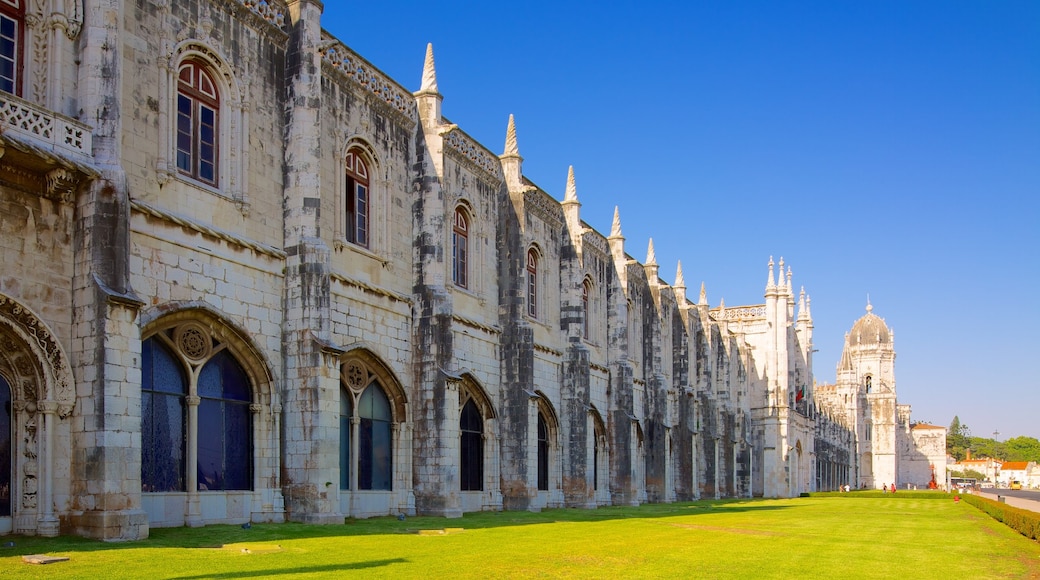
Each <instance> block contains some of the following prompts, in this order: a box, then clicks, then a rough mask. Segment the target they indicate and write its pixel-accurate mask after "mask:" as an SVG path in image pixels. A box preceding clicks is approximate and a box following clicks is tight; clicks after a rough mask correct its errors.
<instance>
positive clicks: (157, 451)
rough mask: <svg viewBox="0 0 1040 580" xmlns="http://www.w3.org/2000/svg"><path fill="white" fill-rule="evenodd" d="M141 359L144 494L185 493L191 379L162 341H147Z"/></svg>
mask: <svg viewBox="0 0 1040 580" xmlns="http://www.w3.org/2000/svg"><path fill="white" fill-rule="evenodd" d="M141 359H142V361H141V374H142V376H141V491H185V480H184V466H185V454H184V452H185V449H184V447H185V438H184V430H185V417H186V415H185V405H184V397H185V395H187V394H188V377H187V376H185V374H184V367H183V365H182V364H181V363H180V361H178V360H177V359H176V357H175V356H174V355H173V353H171V352H170V351H169V349H168V348H167V347H166V346H165V345H163V344H162V343H161V342H159V341H156V340H151V339H150V340H146V341H144V344H143V345H142V348H141Z"/></svg>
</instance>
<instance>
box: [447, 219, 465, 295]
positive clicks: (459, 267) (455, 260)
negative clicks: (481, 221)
mask: <svg viewBox="0 0 1040 580" xmlns="http://www.w3.org/2000/svg"><path fill="white" fill-rule="evenodd" d="M451 247H452V256H451V279H452V280H453V281H454V282H455V285H456V286H459V287H462V288H466V287H467V286H468V285H469V220H468V219H466V214H465V213H463V211H462V210H461V209H456V210H455V225H454V227H453V228H452V233H451Z"/></svg>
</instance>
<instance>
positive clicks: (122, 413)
mask: <svg viewBox="0 0 1040 580" xmlns="http://www.w3.org/2000/svg"><path fill="white" fill-rule="evenodd" d="M324 9H326V8H325V7H324V6H323V5H322V3H321V2H320V1H318V0H289V1H285V0H266V1H265V0H178V1H170V0H136V1H128V0H0V127H2V129H0V260H2V265H3V266H2V272H0V343H2V348H0V403H2V404H0V407H2V408H3V412H0V533H3V532H16V533H23V534H39V535H55V534H58V533H68V534H80V535H85V536H91V537H96V538H104V539H135V538H144V537H146V536H147V535H148V530H149V529H150V528H151V527H161V526H184V525H187V526H202V525H207V524H212V523H242V522H248V521H254V522H278V521H284V520H293V521H301V522H312V523H341V522H342V521H343V518H344V517H346V516H353V517H366V516H374V515H382V514H399V513H404V514H416V513H421V514H439V515H444V516H449V517H451V516H458V515H460V514H462V513H463V512H466V511H476V510H500V509H511V510H516V509H519V510H537V509H541V508H543V507H551V506H572V507H587V508H594V507H596V506H600V505H635V504H639V503H642V502H670V501H678V500H688V499H693V498H699V497H706V498H712V497H751V496H755V497H757V496H764V497H789V496H792V495H797V494H798V493H800V492H804V491H810V490H815V489H834V488H836V487H837V486H838V485H842V484H844V483H852V484H853V485H855V484H857V483H858V484H862V485H866V486H875V485H880V483H881V481H880V480H885V481H891V480H893V476H892V475H891V474H893V473H896V472H895V471H893V469H894V468H893V467H892V465H893V462H892V458H893V457H897V458H898V457H901V454H902V453H903V452H902V450H901V448H900V447H899V445H901V443H900V441H901V439H899V437H902V436H903V435H900V436H899V437H895V438H894V439H891V440H889V439H884V440H883V441H879V436H878V430H879V429H880V428H882V426H884V428H889V427H896V426H897V427H898V429H897V431H898V432H899V433H903V432H904V431H906V430H907V429H909V426H908V423H907V420H908V414H909V413H908V410H907V413H906V414H905V415H904V413H903V408H902V407H898V408H897V410H893V409H894V408H893V407H892V405H893V404H894V394H895V391H894V386H895V385H894V379H892V378H891V374H890V373H891V372H892V359H893V358H894V357H889V358H885V357H887V356H889V355H888V354H884V355H883V356H881V358H879V359H878V358H874V359H869V361H868V362H863V363H857V360H859V359H857V358H856V357H857V356H859V355H858V353H859V352H860V351H861V350H863V349H865V348H866V345H867V344H868V343H870V342H871V341H872V340H874V335H871V334H869V333H866V334H863V338H862V342H856V341H858V340H860V339H859V338H856V339H855V340H853V339H851V338H850V342H849V343H848V344H847V346H846V351H847V354H848V356H849V357H850V359H849V360H850V361H851V364H852V366H851V367H849V368H846V366H840V367H839V382H838V384H837V385H836V386H834V387H833V393H831V394H830V395H829V398H828V399H827V405H826V407H825V408H826V412H822V411H821V410H820V409H823V408H824V407H819V408H818V406H817V404H816V402H815V398H814V397H815V395H814V392H813V391H814V382H813V374H812V344H813V323H812V317H811V315H810V309H809V306H810V305H809V300H808V298H807V297H805V296H804V293H803V292H799V293H798V294H797V295H796V293H795V292H794V290H793V288H794V286H793V284H792V280H791V271H790V269H787V270H785V267H786V266H785V264H784V262H783V260H780V262H779V266H778V269H777V270H774V267H776V266H775V265H774V263H773V262H772V260H771V259H770V261H769V264H768V275H767V281H766V286H765V292H764V300H765V301H764V303H763V304H758V305H751V306H741V307H736V308H729V307H725V306H719V307H718V308H710V307H709V306H708V304H707V300H706V297H705V293H704V290H703V287H702V289H701V293H700V297H699V300H698V301H697V302H692V301H690V300H687V298H686V287H685V282H684V281H683V274H682V269H681V267H680V268H679V269H678V272H677V273H676V279H675V281H674V283H672V284H668V283H666V282H664V281H663V280H662V279H661V278H660V277H659V273H658V264H657V263H656V260H655V257H654V250H653V245H652V243H651V245H650V248H649V252H648V255H647V257H646V259H645V261H644V262H643V263H640V262H639V261H637V260H636V259H634V258H633V257H632V256H631V255H630V254H629V253H628V252H629V248H626V245H625V238H624V237H623V235H622V231H621V221H620V219H619V217H618V215H617V213H615V216H614V222H613V227H612V229H611V231H610V232H609V234H606V235H605V234H603V233H601V232H598V231H595V230H593V229H592V228H590V227H589V226H588V225H587V224H586V223H585V222H583V221H582V218H581V203H580V202H579V198H578V189H577V187H576V184H575V180H574V174H573V172H572V173H571V174H570V175H568V176H567V179H566V189H565V191H564V195H563V201H562V202H560V201H557V199H556V198H555V197H554V196H552V195H550V194H549V193H547V192H546V191H544V190H542V189H540V188H539V187H538V186H536V185H535V184H533V183H531V182H530V181H528V180H527V179H525V178H524V175H523V171H522V162H523V159H522V157H521V156H520V152H519V151H520V149H519V144H518V140H517V133H516V128H515V125H514V122H513V119H512V118H511V117H510V118H509V121H508V124H507V125H506V123H505V122H504V123H503V124H504V125H506V127H505V129H506V131H505V148H504V151H503V152H502V154H500V155H499V154H497V153H494V152H492V151H491V150H489V149H488V148H486V147H485V146H484V145H482V144H480V143H477V142H475V141H474V140H473V139H472V138H470V137H469V136H468V135H467V134H466V133H465V132H464V131H463V130H462V129H461V128H459V127H458V126H457V125H454V124H452V123H450V122H448V121H447V120H446V119H445V118H444V117H443V116H442V115H441V101H442V96H441V93H440V92H439V89H438V86H437V79H436V71H435V68H434V60H433V52H432V49H429V48H428V49H427V53H426V60H425V64H424V65H423V67H422V68H421V71H422V77H421V78H422V81H421V86H419V88H418V91H417V92H414V93H413V92H412V91H411V90H410V89H408V88H405V87H404V86H402V85H400V84H398V83H397V82H396V81H394V80H392V79H390V78H388V77H386V76H385V75H384V74H383V73H382V72H380V71H379V70H378V69H377V68H375V67H374V66H373V65H371V64H370V63H369V62H368V61H367V60H365V59H364V58H362V57H361V56H359V55H357V54H355V53H354V52H352V51H351V50H350V49H349V48H348V47H347V46H345V45H344V44H343V43H342V42H340V41H339V40H337V39H335V38H333V37H331V36H330V35H329V34H328V33H326V32H325V31H323V30H322V28H321V17H322V12H323V10H324ZM333 9H335V10H340V9H342V8H340V7H336V8H333V7H332V5H331V4H330V6H329V7H328V10H333ZM417 56H418V55H417ZM419 64H420V63H419V62H418V58H417V62H416V73H417V77H418V73H419V72H420V67H419ZM503 121H505V119H503ZM560 181H561V183H562V182H563V181H564V179H563V176H561V180H560ZM763 269H765V268H764V267H763ZM763 273H766V272H763ZM868 316H870V315H868ZM859 324H860V323H857V328H858V326H859ZM881 326H883V323H882V325H881ZM880 328H881V327H880V326H879V327H878V329H880ZM879 332H880V331H879ZM853 336H855V337H858V336H860V335H858V334H855V332H854V335H853ZM878 336H881V334H878ZM887 336H890V334H889V335H887ZM876 342H880V343H882V344H883V345H887V346H888V347H890V346H891V341H890V340H888V341H887V342H886V341H876ZM871 344H872V343H871ZM857 349H859V350H857ZM885 352H886V353H887V352H888V351H885ZM863 360H864V361H867V359H863ZM877 360H880V361H881V362H880V363H879V364H880V365H881V366H880V367H877V366H869V365H876V364H878V363H876V362H870V361H877ZM857 364H860V366H859V367H857V366H856V365H857ZM842 365H845V358H844V357H843V363H842ZM863 365H868V366H863ZM864 369H867V370H864ZM864 377H865V380H866V381H868V382H867V383H866V386H865V391H862V390H861V387H862V386H863V381H864ZM871 380H873V381H875V382H874V383H873V385H874V387H873V390H872V386H871V383H870V382H869V381H871ZM846 397H851V398H849V402H847V403H846V402H843V401H844V398H846ZM852 401H860V403H858V405H860V406H857V405H856V404H853V403H852ZM864 405H865V406H864ZM866 409H869V410H870V413H871V414H870V415H869V416H870V417H871V418H872V421H873V425H874V432H873V434H871V432H870V431H866V433H863V432H862V431H861V430H862V429H866V425H869V424H871V423H869V422H866V421H864V420H863V419H862V417H866V416H867V415H861V414H859V413H860V410H866ZM885 437H889V435H885ZM871 445H873V447H871ZM910 455H911V454H910V453H909V451H908V452H907V456H908V457H909V456H910ZM861 464H862V465H863V467H860V465H861ZM886 470H887V471H886ZM914 477H917V476H916V475H915V476H914ZM907 481H910V480H909V479H908V480H907Z"/></svg>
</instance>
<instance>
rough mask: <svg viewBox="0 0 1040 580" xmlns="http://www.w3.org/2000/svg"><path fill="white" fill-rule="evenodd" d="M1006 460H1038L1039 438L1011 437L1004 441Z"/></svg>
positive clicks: (1039, 459) (1039, 452) (1039, 455)
mask: <svg viewBox="0 0 1040 580" xmlns="http://www.w3.org/2000/svg"><path fill="white" fill-rule="evenodd" d="M1004 448H1005V449H1006V450H1007V458H1006V459H1007V461H1036V462H1040V440H1037V439H1036V438H1035V437H1012V438H1011V439H1008V440H1007V441H1005V442H1004Z"/></svg>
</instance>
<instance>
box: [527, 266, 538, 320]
mask: <svg viewBox="0 0 1040 580" xmlns="http://www.w3.org/2000/svg"><path fill="white" fill-rule="evenodd" d="M527 315H528V316H530V317H531V318H538V253H537V252H535V251H534V249H530V250H528V251H527Z"/></svg>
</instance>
